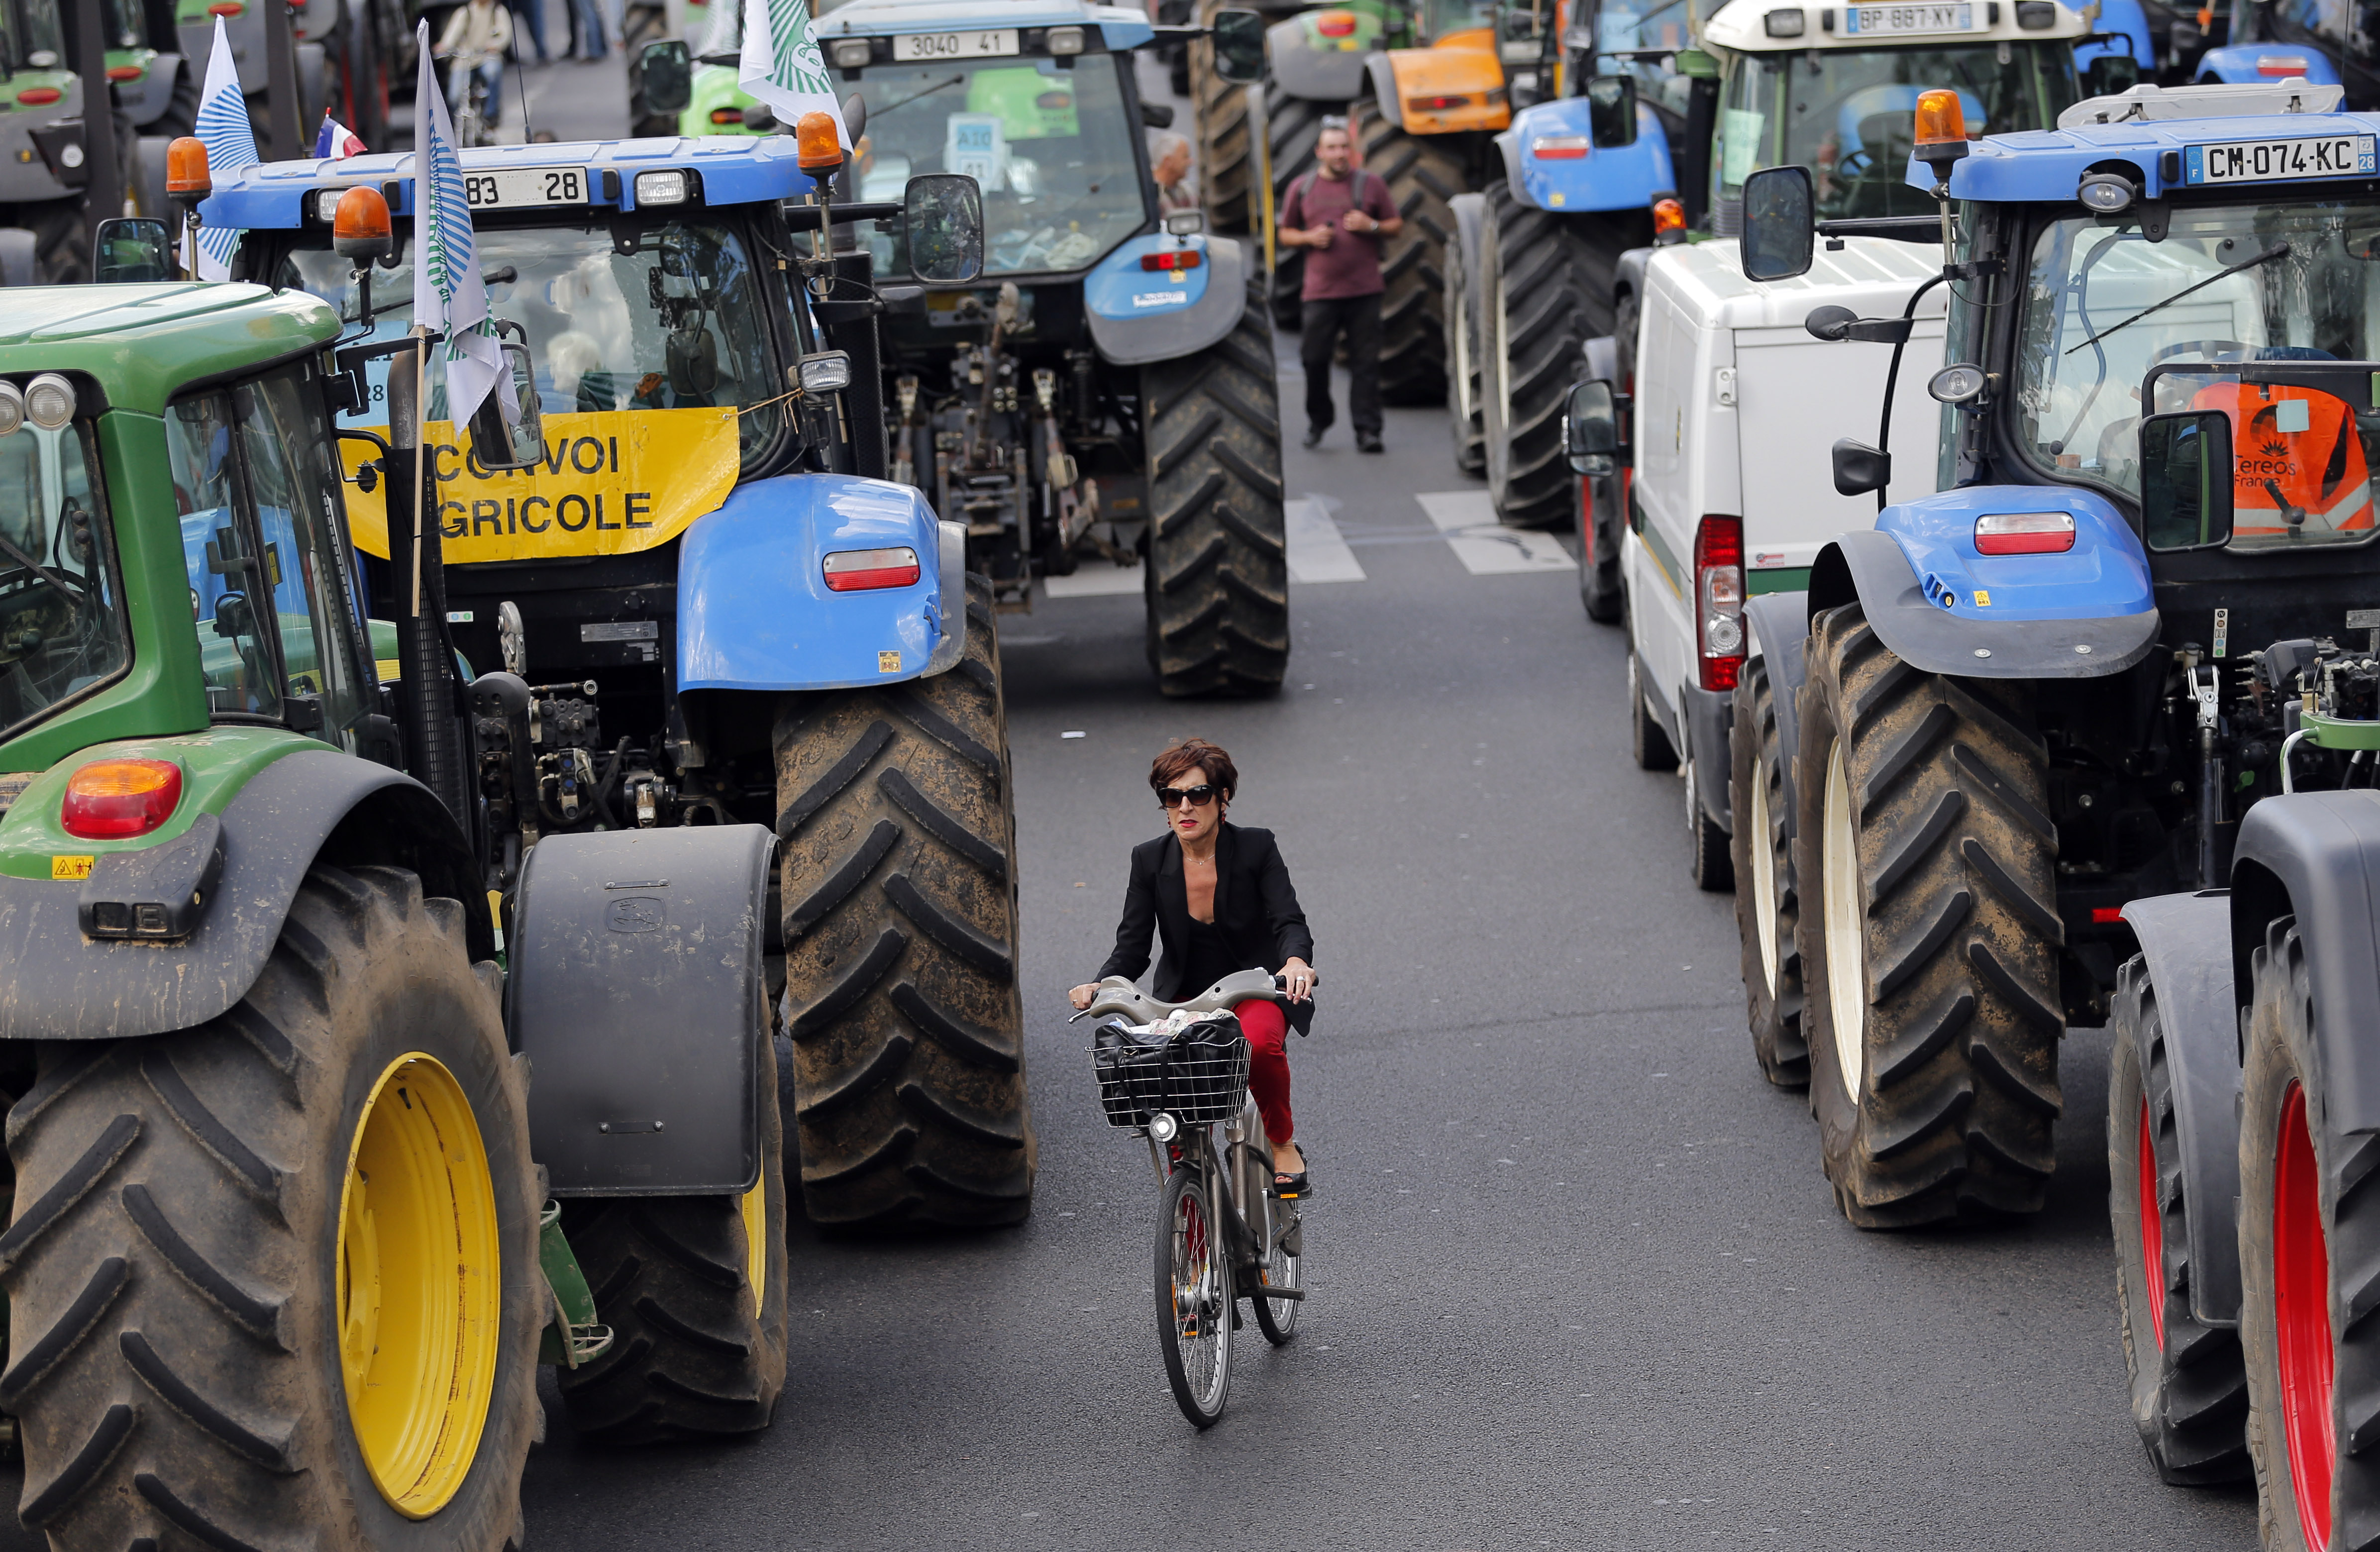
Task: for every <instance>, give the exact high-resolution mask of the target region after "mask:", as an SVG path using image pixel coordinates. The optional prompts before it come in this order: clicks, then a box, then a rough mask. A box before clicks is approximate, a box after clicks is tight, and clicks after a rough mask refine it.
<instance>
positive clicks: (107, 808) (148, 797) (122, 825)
mask: <svg viewBox="0 0 2380 1552" xmlns="http://www.w3.org/2000/svg"><path fill="white" fill-rule="evenodd" d="M181 801H182V768H181V767H180V766H178V765H176V764H175V763H174V762H173V761H171V760H154V759H101V760H93V761H91V763H90V764H89V765H86V766H84V767H83V768H82V769H81V770H78V771H76V772H75V773H74V774H73V775H72V776H70V777H68V778H67V797H66V802H65V803H64V804H63V805H62V806H60V808H59V810H58V823H60V824H61V825H63V826H65V827H66V831H67V834H68V835H79V836H80V837H81V838H82V839H84V840H86V841H123V840H127V839H128V838H130V837H132V836H135V835H146V834H148V833H149V832H150V831H152V830H154V829H156V828H157V827H158V826H159V825H161V824H164V822H165V821H166V820H167V819H170V818H173V817H174V809H175V808H176V806H178V805H179V804H180V803H181Z"/></svg>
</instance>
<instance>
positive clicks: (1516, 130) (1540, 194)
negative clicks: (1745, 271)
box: [1495, 97, 1678, 213]
mask: <svg viewBox="0 0 2380 1552" xmlns="http://www.w3.org/2000/svg"><path fill="white" fill-rule="evenodd" d="M1587 112H1588V103H1587V100H1586V99H1585V98H1584V97H1558V98H1556V99H1555V100H1553V101H1552V102H1550V103H1536V105H1534V106H1532V107H1527V108H1524V109H1522V110H1521V111H1520V112H1519V113H1517V114H1515V115H1512V127H1511V128H1509V129H1506V130H1504V131H1502V132H1501V133H1500V134H1499V135H1497V136H1496V137H1495V145H1496V149H1497V151H1498V152H1500V153H1501V154H1502V156H1503V158H1504V179H1505V181H1506V182H1507V183H1509V184H1510V185H1512V197H1513V198H1514V199H1516V200H1520V202H1521V203H1523V204H1524V205H1527V206H1529V207H1530V208H1531V209H1533V210H1543V211H1574V212H1582V213H1585V212H1600V211H1629V212H1637V211H1645V210H1650V209H1652V207H1653V201H1654V200H1657V199H1658V198H1660V197H1661V196H1662V195H1664V194H1670V193H1674V192H1675V191H1676V189H1677V187H1678V183H1677V174H1676V172H1675V170H1674V169H1673V168H1672V167H1671V166H1670V138H1669V136H1668V135H1667V134H1665V133H1664V132H1663V131H1662V128H1661V121H1660V119H1659V118H1658V116H1656V115H1655V114H1654V112H1653V109H1652V107H1651V105H1650V104H1649V103H1638V104H1636V139H1634V140H1633V142H1631V143H1630V144H1627V145H1624V146H1598V145H1594V144H1589V145H1588V146H1587V148H1586V152H1585V155H1573V154H1570V153H1568V152H1565V153H1563V154H1562V155H1560V156H1559V157H1556V158H1554V159H1552V160H1548V159H1547V158H1545V157H1542V156H1535V155H1532V154H1530V150H1529V148H1530V145H1531V144H1532V142H1534V141H1536V140H1538V139H1544V138H1546V137H1548V136H1555V135H1560V136H1565V137H1569V136H1577V137H1581V138H1585V137H1586V136H1587V135H1588V133H1589V130H1590V128H1591V126H1590V125H1589V124H1588V122H1587Z"/></svg>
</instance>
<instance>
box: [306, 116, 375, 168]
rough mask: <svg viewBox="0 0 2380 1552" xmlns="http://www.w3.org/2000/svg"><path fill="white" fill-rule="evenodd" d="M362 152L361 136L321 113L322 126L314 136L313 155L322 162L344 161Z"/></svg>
mask: <svg viewBox="0 0 2380 1552" xmlns="http://www.w3.org/2000/svg"><path fill="white" fill-rule="evenodd" d="M363 152H364V141H363V137H362V136H360V135H358V134H357V133H356V132H355V131H354V130H352V129H350V128H348V127H346V125H344V124H342V123H340V122H339V121H338V120H337V119H335V118H333V117H332V116H331V115H329V114H327V113H325V114H324V115H322V128H321V129H320V130H318V131H317V132H316V133H315V136H314V155H315V157H316V159H317V160H320V161H324V162H344V161H346V159H347V158H348V157H350V156H361V155H362V154H363Z"/></svg>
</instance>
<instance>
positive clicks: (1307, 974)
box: [1281, 958, 1314, 1002]
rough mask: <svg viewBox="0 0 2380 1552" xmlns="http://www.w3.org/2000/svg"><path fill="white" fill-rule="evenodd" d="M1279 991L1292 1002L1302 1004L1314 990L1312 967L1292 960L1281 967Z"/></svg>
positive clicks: (1300, 960) (1302, 961) (1300, 961)
mask: <svg viewBox="0 0 2380 1552" xmlns="http://www.w3.org/2000/svg"><path fill="white" fill-rule="evenodd" d="M1281 983H1282V985H1281V989H1282V990H1283V991H1286V992H1288V993H1289V1000H1291V1001H1292V1002H1303V1001H1305V1000H1306V998H1307V996H1308V995H1309V994H1310V993H1312V991H1313V990H1314V966H1312V965H1311V964H1306V963H1305V961H1304V960H1302V959H1294V958H1293V959H1292V960H1290V962H1289V963H1288V964H1284V965H1282V966H1281Z"/></svg>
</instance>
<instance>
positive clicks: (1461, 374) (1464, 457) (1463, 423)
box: [1445, 194, 1488, 474]
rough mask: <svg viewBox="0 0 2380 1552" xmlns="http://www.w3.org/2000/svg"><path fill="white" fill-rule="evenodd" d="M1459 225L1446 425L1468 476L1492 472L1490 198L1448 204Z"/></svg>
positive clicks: (1452, 273) (1450, 301)
mask: <svg viewBox="0 0 2380 1552" xmlns="http://www.w3.org/2000/svg"><path fill="white" fill-rule="evenodd" d="M1447 214H1448V217H1449V219H1450V220H1451V221H1452V222H1453V223H1454V230H1453V234H1452V235H1451V236H1449V237H1448V238H1447V242H1446V302H1445V313H1446V346H1445V350H1446V428H1447V432H1448V435H1449V436H1450V437H1451V440H1452V441H1453V443H1454V467H1456V468H1459V469H1461V470H1462V471H1463V473H1465V474H1485V473H1487V472H1488V450H1487V444H1486V443H1485V441H1484V440H1483V430H1484V428H1483V425H1482V422H1481V418H1480V403H1479V399H1480V394H1481V391H1482V390H1483V389H1484V388H1485V386H1486V379H1487V370H1486V354H1487V351H1486V346H1485V344H1484V343H1483V340H1482V337H1481V334H1480V330H1479V293H1480V279H1481V277H1480V270H1479V236H1480V230H1481V228H1482V227H1484V226H1485V225H1486V224H1487V223H1488V212H1487V203H1486V200H1484V199H1483V198H1482V197H1481V196H1479V195H1477V194H1457V195H1456V196H1455V197H1454V198H1453V199H1452V200H1450V201H1448V204H1447Z"/></svg>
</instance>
